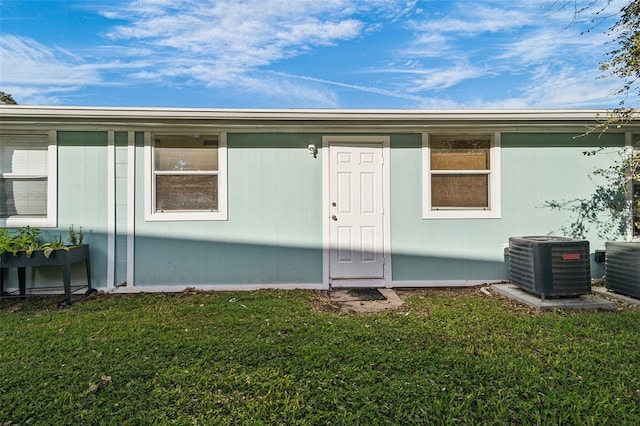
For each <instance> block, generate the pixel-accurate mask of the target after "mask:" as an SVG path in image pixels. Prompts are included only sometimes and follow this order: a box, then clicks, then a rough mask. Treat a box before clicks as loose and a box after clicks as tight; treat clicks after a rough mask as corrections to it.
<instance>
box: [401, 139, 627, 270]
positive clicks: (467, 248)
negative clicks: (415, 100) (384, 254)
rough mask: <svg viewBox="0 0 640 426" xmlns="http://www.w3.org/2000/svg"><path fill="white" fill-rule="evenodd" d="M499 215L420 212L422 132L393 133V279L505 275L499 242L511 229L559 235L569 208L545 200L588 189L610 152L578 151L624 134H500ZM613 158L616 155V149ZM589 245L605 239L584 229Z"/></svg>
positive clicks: (619, 142)
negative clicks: (459, 216) (555, 208)
mask: <svg viewBox="0 0 640 426" xmlns="http://www.w3.org/2000/svg"><path fill="white" fill-rule="evenodd" d="M501 139H502V150H501V167H502V169H501V177H502V185H501V186H502V188H501V190H502V191H501V194H502V197H501V198H502V218H501V219H473V220H464V219H452V220H446V219H431V220H429V219H422V193H421V191H422V188H421V184H422V165H421V162H422V160H421V140H420V136H419V135H410V136H403V137H394V138H393V139H392V152H391V168H392V172H391V200H392V206H391V220H392V225H391V232H392V237H391V243H392V253H393V254H392V266H393V279H394V280H483V279H487V280H489V279H503V278H506V277H507V272H508V270H507V267H506V264H505V262H504V260H505V259H504V256H503V250H502V245H503V244H505V243H507V242H508V239H509V237H510V236H522V235H548V234H556V235H557V234H558V231H559V228H560V227H561V226H562V225H566V224H568V223H569V220H570V219H571V214H570V212H558V211H552V210H550V209H548V208H545V207H544V204H545V202H546V201H550V200H554V199H555V200H563V199H567V200H568V199H573V198H576V197H583V196H587V195H589V194H591V192H592V191H593V187H594V183H593V181H591V180H590V179H589V176H590V174H591V173H592V172H593V170H594V169H595V168H598V167H605V166H607V165H608V164H610V162H611V161H612V156H609V155H596V156H584V155H583V154H582V152H583V151H585V150H587V149H590V148H596V147H599V146H608V147H610V148H613V149H611V151H616V149H615V147H622V146H623V145H624V136H623V135H621V134H606V135H603V136H602V137H601V138H597V136H592V137H585V138H577V139H574V134H551V135H550V134H539V133H530V134H524V133H523V134H519V133H505V134H502V138H501ZM614 157H615V156H614ZM589 240H590V242H591V248H592V251H593V249H595V248H600V247H603V246H604V242H603V241H600V240H599V239H598V238H597V236H595V235H589Z"/></svg>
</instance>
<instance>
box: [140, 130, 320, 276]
mask: <svg viewBox="0 0 640 426" xmlns="http://www.w3.org/2000/svg"><path fill="white" fill-rule="evenodd" d="M309 143H316V144H317V145H318V146H320V145H321V135H313V134H235V133H230V134H228V136H227V148H228V170H229V172H228V203H229V204H228V206H229V207H228V210H229V218H228V220H226V221H193V222H145V220H144V214H143V211H144V204H143V203H144V196H143V192H142V186H141V185H142V182H141V180H142V179H143V173H139V175H138V176H137V181H138V186H137V187H138V191H137V193H138V194H139V196H138V197H137V207H138V208H137V209H136V241H135V247H136V250H135V253H136V258H135V264H136V286H145V285H171V284H187V285H201V284H214V285H215V284H233V283H237V284H276V283H280V284H282V283H284V284H307V283H314V284H320V283H322V219H321V212H322V208H321V201H322V179H321V174H322V168H321V165H322V154H321V153H320V154H319V155H318V158H313V157H312V156H310V155H309V154H308V152H307V144H309ZM138 151H139V154H140V155H138V156H137V157H138V158H141V156H142V155H143V153H142V152H141V150H140V147H139V149H138ZM138 164H139V165H140V162H139V163H138ZM139 170H142V169H139Z"/></svg>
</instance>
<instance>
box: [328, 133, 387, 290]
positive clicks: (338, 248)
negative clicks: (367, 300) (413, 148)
mask: <svg viewBox="0 0 640 426" xmlns="http://www.w3.org/2000/svg"><path fill="white" fill-rule="evenodd" d="M383 187H384V185H383V144H382V143H366V142H365V143H358V144H354V143H344V142H343V143H341V142H331V143H330V144H329V203H330V205H329V218H328V220H329V278H330V282H331V284H332V286H341V285H343V286H353V285H367V286H372V285H381V284H376V282H377V283H381V282H383V281H382V280H383V279H384V275H385V273H384V271H385V268H384V262H385V250H384V247H385V244H384V236H385V233H384V224H385V221H384V201H385V197H384V191H383V190H384V188H383Z"/></svg>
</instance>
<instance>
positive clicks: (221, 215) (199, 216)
mask: <svg viewBox="0 0 640 426" xmlns="http://www.w3.org/2000/svg"><path fill="white" fill-rule="evenodd" d="M144 219H145V221H147V222H191V221H221V220H227V212H176V213H150V214H147V215H146V216H145V218H144Z"/></svg>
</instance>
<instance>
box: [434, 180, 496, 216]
mask: <svg viewBox="0 0 640 426" xmlns="http://www.w3.org/2000/svg"><path fill="white" fill-rule="evenodd" d="M488 189H489V176H488V175H432V176H431V207H432V208H438V207H470V208H471V207H475V208H488V207H489V195H488V194H489V191H488Z"/></svg>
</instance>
